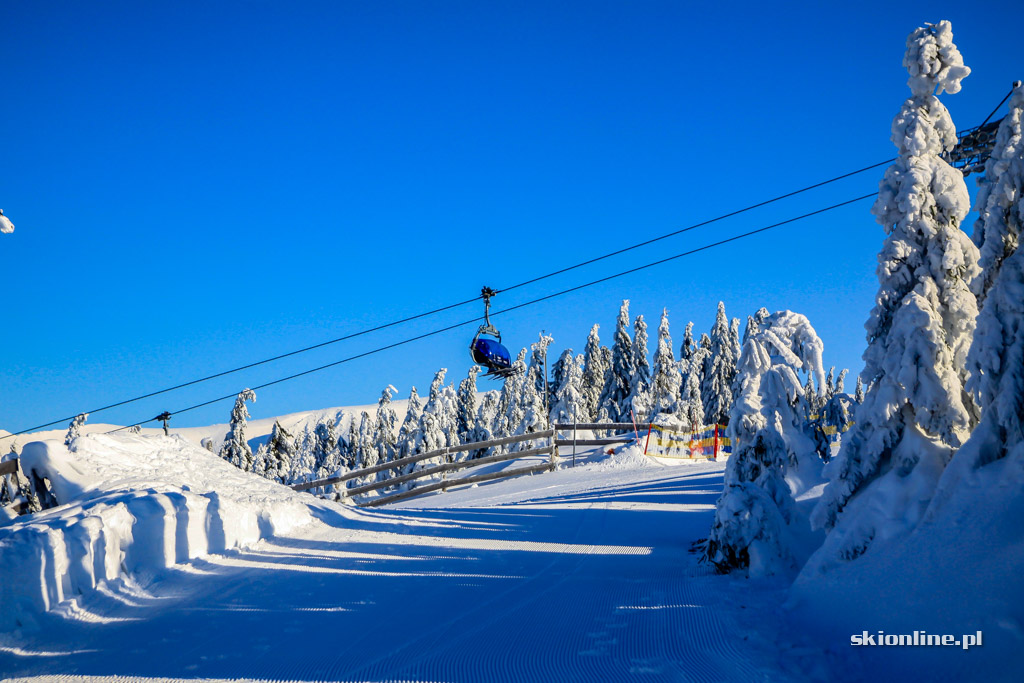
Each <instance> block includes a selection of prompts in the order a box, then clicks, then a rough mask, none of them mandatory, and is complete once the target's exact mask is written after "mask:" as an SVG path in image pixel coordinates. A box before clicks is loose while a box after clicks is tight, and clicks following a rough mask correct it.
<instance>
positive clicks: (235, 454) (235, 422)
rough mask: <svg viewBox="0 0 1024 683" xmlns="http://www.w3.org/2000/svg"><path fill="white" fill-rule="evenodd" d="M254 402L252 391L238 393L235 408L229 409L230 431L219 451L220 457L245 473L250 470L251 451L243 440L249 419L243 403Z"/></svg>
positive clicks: (254, 397) (247, 443) (253, 392)
mask: <svg viewBox="0 0 1024 683" xmlns="http://www.w3.org/2000/svg"><path fill="white" fill-rule="evenodd" d="M255 400H256V392H255V391H253V390H252V389H243V390H242V391H241V392H239V394H238V396H237V397H236V398H235V407H234V408H232V409H231V423H230V431H229V432H228V435H227V439H226V440H225V441H224V445H223V446H221V449H220V457H222V458H224V459H225V460H227V461H228V462H230V463H231V464H232V465H234V466H235V467H237V468H239V469H242V470H245V471H246V472H249V471H251V470H252V463H253V457H252V449H251V448H249V442H248V441H246V438H245V426H246V420H248V419H249V410H248V409H247V408H246V407H245V403H246V401H255Z"/></svg>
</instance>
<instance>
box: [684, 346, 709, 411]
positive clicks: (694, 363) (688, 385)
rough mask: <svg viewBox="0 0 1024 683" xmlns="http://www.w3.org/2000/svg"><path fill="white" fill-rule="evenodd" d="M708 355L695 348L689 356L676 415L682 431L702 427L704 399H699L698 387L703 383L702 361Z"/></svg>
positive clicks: (706, 352)
mask: <svg viewBox="0 0 1024 683" xmlns="http://www.w3.org/2000/svg"><path fill="white" fill-rule="evenodd" d="M708 353H709V351H708V350H707V349H704V348H701V347H696V348H695V349H694V351H693V354H691V356H690V367H689V368H688V369H687V371H686V374H685V377H686V379H685V380H684V383H683V391H682V394H681V396H680V398H679V411H678V413H677V414H678V415H679V418H680V419H681V421H682V425H681V426H680V429H681V430H683V431H689V430H694V431H695V430H698V429H700V428H701V427H702V426H703V425H704V399H703V398H702V397H701V391H700V387H701V384H703V381H704V359H705V357H706V356H707V355H708Z"/></svg>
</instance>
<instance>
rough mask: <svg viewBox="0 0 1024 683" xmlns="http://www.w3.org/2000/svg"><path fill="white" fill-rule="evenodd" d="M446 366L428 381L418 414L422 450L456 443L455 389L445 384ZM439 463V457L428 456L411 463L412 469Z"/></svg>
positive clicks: (432, 449) (433, 449)
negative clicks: (421, 412)
mask: <svg viewBox="0 0 1024 683" xmlns="http://www.w3.org/2000/svg"><path fill="white" fill-rule="evenodd" d="M447 373H448V369H447V368H441V369H440V370H438V371H437V374H436V375H434V381H433V382H431V383H430V393H429V394H428V395H427V404H426V405H425V406H423V414H422V415H421V416H420V432H421V433H422V434H423V444H422V451H421V452H424V453H425V452H427V451H435V450H437V449H439V448H444V447H445V446H454V445H456V444H457V443H458V431H457V430H458V425H457V414H458V411H457V410H456V406H455V404H456V396H455V390H454V389H452V388H451V387H448V386H445V384H444V378H445V375H446V374H447ZM440 463H441V458H440V456H439V457H436V458H429V459H427V460H421V461H419V462H417V463H413V468H414V469H423V468H425V467H430V466H433V465H438V464H440Z"/></svg>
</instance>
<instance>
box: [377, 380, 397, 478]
mask: <svg viewBox="0 0 1024 683" xmlns="http://www.w3.org/2000/svg"><path fill="white" fill-rule="evenodd" d="M396 391H398V390H397V389H395V388H394V387H393V386H391V385H390V384H389V385H387V386H386V387H384V390H383V391H382V392H380V399H378V401H377V414H376V417H375V418H374V421H373V446H374V448H375V449H376V451H377V460H378V462H391V461H392V460H394V459H395V449H396V446H397V444H398V433H397V432H398V415H397V414H396V413H395V409H394V408H393V407H392V406H391V399H392V397H393V396H394V395H395V392H396ZM380 475H381V476H382V477H383V476H386V475H387V471H385V472H381V473H380Z"/></svg>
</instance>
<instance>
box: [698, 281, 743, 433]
mask: <svg viewBox="0 0 1024 683" xmlns="http://www.w3.org/2000/svg"><path fill="white" fill-rule="evenodd" d="M709 341H710V344H711V346H710V349H709V350H710V351H711V355H710V356H708V360H707V361H705V365H704V368H705V369H704V384H703V385H702V386H701V397H702V398H703V400H704V411H705V416H704V418H705V419H706V420H707V421H708V422H709V423H711V424H726V423H727V422H728V421H729V410H730V409H731V408H732V381H733V379H735V377H736V354H735V351H734V349H733V339H732V332H731V330H730V328H729V319H728V318H727V317H726V315H725V304H724V303H723V302H721V301H719V302H718V314H717V315H716V316H715V324H714V327H712V328H711V335H710V337H709Z"/></svg>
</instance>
